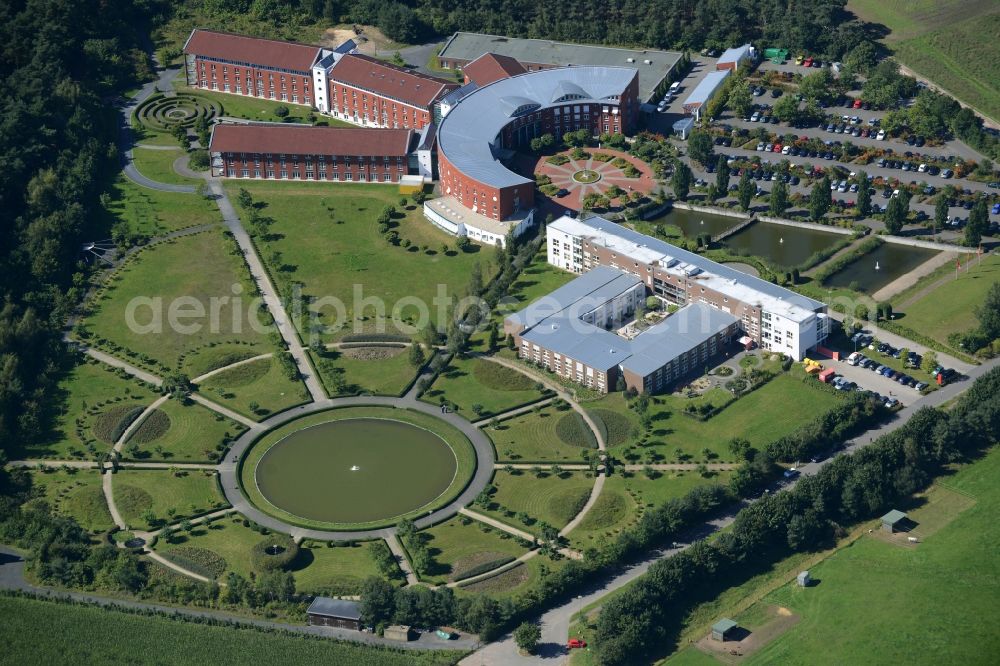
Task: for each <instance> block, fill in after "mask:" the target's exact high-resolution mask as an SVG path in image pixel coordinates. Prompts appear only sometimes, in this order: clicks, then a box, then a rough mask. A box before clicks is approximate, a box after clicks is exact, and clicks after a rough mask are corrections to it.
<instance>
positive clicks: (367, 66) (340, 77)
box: [330, 53, 458, 107]
mask: <svg viewBox="0 0 1000 666" xmlns="http://www.w3.org/2000/svg"><path fill="white" fill-rule="evenodd" d="M330 80H331V81H333V82H335V83H341V84H346V85H349V86H354V87H355V88H361V89H363V90H369V91H371V92H374V93H376V94H378V95H382V96H383V97H388V98H390V99H396V100H400V101H403V102H406V103H407V104H412V105H414V106H419V107H428V106H430V105H431V103H433V102H434V100H436V99H437V98H438V97H440V96H442V95H444V94H445V93H446V92H448V91H449V90H453V89H455V88H457V87H458V84H457V83H453V82H451V81H446V80H445V79H439V78H437V77H436V76H428V75H427V74H420V73H419V72H412V71H410V70H407V69H404V68H402V67H396V66H395V65H390V64H388V63H385V62H382V61H381V60H378V59H376V58H372V57H369V56H364V55H359V54H356V53H351V54H348V55H345V56H344V57H343V58H341V59H340V61H339V62H338V63H337V64H336V65H334V66H333V69H332V70H331V71H330Z"/></svg>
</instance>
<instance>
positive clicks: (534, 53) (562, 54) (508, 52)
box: [438, 32, 683, 101]
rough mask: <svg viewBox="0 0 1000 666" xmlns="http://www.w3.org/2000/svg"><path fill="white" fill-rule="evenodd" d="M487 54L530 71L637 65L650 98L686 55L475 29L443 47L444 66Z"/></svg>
mask: <svg viewBox="0 0 1000 666" xmlns="http://www.w3.org/2000/svg"><path fill="white" fill-rule="evenodd" d="M485 53H496V54H499V55H505V56H507V57H510V58H513V59H514V60H517V61H518V62H519V63H521V64H522V65H524V66H525V68H526V69H528V70H529V71H534V70H537V69H539V68H543V67H567V66H572V67H635V68H636V69H637V70H639V99H640V101H648V100H649V99H650V98H652V97H653V96H654V95H655V94H657V93H659V92H660V89H661V88H662V87H663V86H664V85H665V84H666V83H669V81H670V78H671V77H672V75H673V71H674V68H675V67H676V66H677V63H678V61H680V59H681V57H682V55H683V54H681V53H679V52H677V51H659V50H656V49H627V48H618V47H614V46H593V45H588V44H569V43H567V42H554V41H552V40H549V39H521V38H518V37H502V36H500V35H486V34H482V33H475V32H456V33H455V34H454V35H452V37H451V38H450V39H449V40H448V42H447V43H446V44H445V45H444V48H442V49H441V52H440V54H439V56H438V61H439V62H440V63H441V65H442V66H443V67H446V68H455V69H461V68H462V67H463V66H464V65H466V64H468V63H469V62H471V61H473V60H475V59H476V58H479V57H480V56H482V55H483V54H485Z"/></svg>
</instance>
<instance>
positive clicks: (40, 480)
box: [31, 468, 114, 532]
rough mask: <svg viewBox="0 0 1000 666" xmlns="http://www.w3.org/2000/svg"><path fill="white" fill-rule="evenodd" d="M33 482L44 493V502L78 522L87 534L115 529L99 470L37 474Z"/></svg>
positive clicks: (52, 470)
mask: <svg viewBox="0 0 1000 666" xmlns="http://www.w3.org/2000/svg"><path fill="white" fill-rule="evenodd" d="M31 482H32V487H33V488H36V489H40V491H41V492H40V494H39V497H40V498H43V499H44V500H45V501H46V502H47V503H48V504H49V506H51V507H52V508H53V509H55V511H56V512H57V513H60V514H62V515H64V516H70V517H71V518H75V519H76V522H78V523H79V524H80V526H81V527H82V528H84V529H85V530H88V531H90V532H103V531H105V530H108V529H111V528H112V527H114V521H113V520H111V513H110V512H109V511H108V503H107V500H105V499H104V491H103V490H102V489H101V475H100V474H99V473H98V472H97V470H96V469H65V470H56V469H52V468H46V469H41V470H35V471H32V473H31Z"/></svg>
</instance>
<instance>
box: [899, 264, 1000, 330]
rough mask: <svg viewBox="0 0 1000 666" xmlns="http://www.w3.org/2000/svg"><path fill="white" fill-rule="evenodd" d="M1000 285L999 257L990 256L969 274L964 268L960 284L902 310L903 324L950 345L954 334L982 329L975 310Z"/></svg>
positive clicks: (952, 283)
mask: <svg viewBox="0 0 1000 666" xmlns="http://www.w3.org/2000/svg"><path fill="white" fill-rule="evenodd" d="M947 275H948V276H950V277H951V278H954V276H955V271H954V266H950V270H949V271H948V273H947ZM997 281H1000V256H998V255H996V254H990V255H987V256H986V258H985V259H984V260H983V261H982V263H981V264H980V263H978V262H977V261H973V262H972V264H971V266H970V267H969V269H968V270H966V269H965V268H963V269H962V271H961V272H960V273H959V277H958V279H957V280H955V279H949V281H948V282H946V283H945V284H943V285H941V286H940V287H938V288H937V289H934V290H933V291H931V292H929V293H927V294H926V295H925V296H923V297H922V298H920V299H918V300H917V301H915V302H914V303H913V304H912V305H908V306H906V307H905V308H903V312H902V314H903V316H902V317H901V318H900V322H901V323H902V324H904V325H905V326H907V327H909V328H912V329H913V330H915V331H919V332H920V333H923V334H924V335H928V336H930V337H932V338H934V339H935V340H937V341H938V342H940V343H941V344H944V345H947V344H948V336H949V335H950V334H951V333H958V332H965V331H968V330H971V329H973V328H975V327H976V326H978V325H979V320H978V319H976V315H975V312H974V311H973V309H974V308H975V307H976V306H977V305H979V304H980V303H982V302H983V299H984V298H985V296H986V292H987V291H989V288H990V286H992V285H993V283H994V282H997Z"/></svg>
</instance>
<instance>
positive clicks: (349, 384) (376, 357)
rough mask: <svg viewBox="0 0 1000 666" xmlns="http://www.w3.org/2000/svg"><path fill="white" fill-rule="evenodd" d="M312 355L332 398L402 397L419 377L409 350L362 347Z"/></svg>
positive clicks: (330, 350) (313, 353)
mask: <svg viewBox="0 0 1000 666" xmlns="http://www.w3.org/2000/svg"><path fill="white" fill-rule="evenodd" d="M309 354H310V355H311V356H312V361H313V366H315V368H316V371H317V372H318V373H319V376H320V379H322V380H323V387H324V388H325V389H326V392H327V393H328V394H329V395H331V396H341V395H358V394H365V393H368V394H372V395H392V396H398V395H400V394H401V393H402V392H403V391H404V390H405V389H406V387H407V386H409V385H410V382H411V381H412V380H413V378H414V376H415V375H416V374H417V370H416V368H414V367H413V366H412V365H411V364H410V360H409V353H408V349H407V348H406V347H391V346H371V347H365V346H358V347H352V348H349V349H348V348H345V349H326V350H324V351H323V352H320V353H317V352H315V351H312V350H310V352H309Z"/></svg>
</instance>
